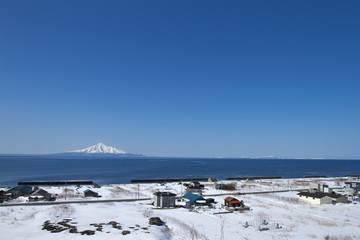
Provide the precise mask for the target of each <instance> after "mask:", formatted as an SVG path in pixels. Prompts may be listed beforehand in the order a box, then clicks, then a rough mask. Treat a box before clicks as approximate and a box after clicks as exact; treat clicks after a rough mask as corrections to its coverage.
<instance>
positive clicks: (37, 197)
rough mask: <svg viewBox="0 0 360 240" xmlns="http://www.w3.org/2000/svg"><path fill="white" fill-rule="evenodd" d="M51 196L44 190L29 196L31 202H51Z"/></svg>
mask: <svg viewBox="0 0 360 240" xmlns="http://www.w3.org/2000/svg"><path fill="white" fill-rule="evenodd" d="M50 198H51V194H50V193H48V192H47V191H45V190H44V189H38V190H36V191H35V192H33V193H32V194H30V196H29V202H37V201H49V200H50Z"/></svg>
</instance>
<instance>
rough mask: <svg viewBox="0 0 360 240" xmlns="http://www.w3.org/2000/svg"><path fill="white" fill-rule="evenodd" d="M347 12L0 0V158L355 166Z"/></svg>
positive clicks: (357, 134)
mask: <svg viewBox="0 0 360 240" xmlns="http://www.w3.org/2000/svg"><path fill="white" fill-rule="evenodd" d="M359 12H360V1H355V0H349V1H340V0H338V1H328V0H326V1H303V0H301V1H300V0H298V1H288V0H284V1H276V0H275V1H268V0H263V1H208V0H204V1H168V0H164V1H148V0H144V1H136V0H131V1H130V0H129V1H89V0H86V1H47V0H44V1H36V0H34V1H27V0H24V1H16V0H15V1H3V0H1V1H0V153H52V152H63V151H68V150H73V149H79V148H84V147H87V146H89V145H93V144H96V143H98V142H103V143H105V144H107V145H111V146H114V147H117V148H120V149H124V150H126V151H129V152H135V153H142V154H145V155H153V156H194V157H207V156H230V157H236V156H268V155H274V156H279V157H325V158H359V159H360V14H359Z"/></svg>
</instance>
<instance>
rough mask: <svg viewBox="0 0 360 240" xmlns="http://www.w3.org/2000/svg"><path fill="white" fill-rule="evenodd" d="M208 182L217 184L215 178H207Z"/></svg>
mask: <svg viewBox="0 0 360 240" xmlns="http://www.w3.org/2000/svg"><path fill="white" fill-rule="evenodd" d="M208 182H217V179H216V178H208Z"/></svg>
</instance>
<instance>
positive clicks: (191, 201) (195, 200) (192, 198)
mask: <svg viewBox="0 0 360 240" xmlns="http://www.w3.org/2000/svg"><path fill="white" fill-rule="evenodd" d="M182 198H183V201H185V202H186V205H187V206H192V205H195V206H202V205H207V201H206V200H205V198H203V197H202V196H200V195H197V194H194V193H186V194H185V195H184V196H183V197H182Z"/></svg>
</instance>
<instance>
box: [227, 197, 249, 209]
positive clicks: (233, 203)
mask: <svg viewBox="0 0 360 240" xmlns="http://www.w3.org/2000/svg"><path fill="white" fill-rule="evenodd" d="M224 205H225V206H227V207H234V208H236V207H244V206H245V205H244V201H240V200H238V199H237V198H234V197H227V198H225V199H224Z"/></svg>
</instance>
